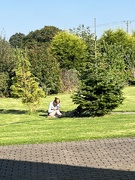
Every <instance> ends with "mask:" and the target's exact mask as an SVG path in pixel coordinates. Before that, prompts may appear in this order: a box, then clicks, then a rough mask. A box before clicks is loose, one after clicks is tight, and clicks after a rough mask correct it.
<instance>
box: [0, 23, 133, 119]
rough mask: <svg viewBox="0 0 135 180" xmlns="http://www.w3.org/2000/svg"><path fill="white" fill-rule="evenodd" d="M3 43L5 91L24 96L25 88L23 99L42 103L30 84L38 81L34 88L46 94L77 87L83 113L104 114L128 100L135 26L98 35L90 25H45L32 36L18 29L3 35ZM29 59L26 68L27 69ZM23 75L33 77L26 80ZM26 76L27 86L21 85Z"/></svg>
mask: <svg viewBox="0 0 135 180" xmlns="http://www.w3.org/2000/svg"><path fill="white" fill-rule="evenodd" d="M95 43H96V46H95ZM0 49H1V52H0V96H1V97H3V96H6V97H13V96H18V97H19V95H21V97H22V96H23V95H24V91H25V96H24V97H27V98H26V99H25V98H24V97H23V101H24V102H28V101H30V102H31V103H32V102H34V101H36V103H37V102H38V98H37V95H36V94H35V99H34V100H32V99H31V98H32V97H30V94H32V92H31V91H30V90H29V93H28V92H27V94H29V97H28V96H26V90H28V87H30V86H32V84H30V82H33V84H34V85H33V86H32V89H33V90H34V87H35V91H34V93H35V92H36V89H37V92H38V93H37V94H40V96H41V97H42V96H43V92H44V94H51V93H58V92H65V91H70V92H73V91H74V90H77V93H76V94H74V96H73V101H74V102H75V103H76V104H78V105H80V106H81V110H82V111H81V113H84V114H85V113H87V114H89V115H93V116H94V115H104V114H106V113H107V112H109V111H111V110H112V109H114V108H115V107H117V106H118V105H119V104H120V103H122V101H123V96H122V92H121V90H122V88H123V87H124V85H125V84H127V83H134V65H135V61H134V60H135V33H134V32H133V33H132V35H129V34H127V33H126V32H125V31H123V30H122V29H117V30H115V31H114V30H111V29H110V30H108V31H105V32H104V33H103V35H102V37H101V38H100V39H98V40H95V37H94V35H93V34H91V32H90V28H89V27H86V28H85V27H84V25H82V26H79V27H78V28H74V29H70V30H69V31H68V32H67V31H62V30H60V29H58V28H56V27H53V26H45V27H44V28H42V29H40V30H36V31H34V32H30V33H29V34H28V35H26V36H25V35H24V34H22V33H16V34H15V35H13V36H11V38H10V39H9V42H7V41H6V40H5V38H3V37H0ZM19 62H20V63H19ZM26 62H27V63H26ZM24 64H27V66H26V67H25V71H26V72H24V74H21V73H22V72H23V71H22V69H23V67H24ZM28 64H29V65H28ZM23 75H25V76H26V75H27V78H26V79H27V81H22V76H23ZM17 79H18V81H17ZM24 79H25V78H24ZM26 79H25V80H26ZM19 81H20V84H18V83H19ZM21 82H23V83H24V84H23V85H24V86H25V87H27V88H25V89H20V88H19V87H22V85H21ZM28 82H29V83H28ZM27 83H28V84H27ZM39 87H40V88H39ZM38 88H39V89H38ZM41 88H42V91H41ZM30 89H31V88H30ZM22 92H23V93H22ZM39 92H40V93H39ZM22 94H23V95H22ZM36 98H37V99H36Z"/></svg>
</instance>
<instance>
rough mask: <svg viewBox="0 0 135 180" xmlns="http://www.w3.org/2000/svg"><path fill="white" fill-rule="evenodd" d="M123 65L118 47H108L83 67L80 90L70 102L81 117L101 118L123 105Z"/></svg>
mask: <svg viewBox="0 0 135 180" xmlns="http://www.w3.org/2000/svg"><path fill="white" fill-rule="evenodd" d="M124 70H125V64H124V60H123V58H122V56H120V52H118V51H117V46H113V47H110V46H108V47H107V49H106V51H104V53H103V54H100V55H98V57H97V59H93V60H90V61H89V62H87V63H85V64H84V65H82V69H81V71H80V82H81V84H80V87H79V89H78V91H77V92H76V93H75V94H74V95H73V97H72V98H73V102H74V103H75V104H78V105H79V106H80V107H81V109H82V112H81V113H82V114H87V115H89V116H101V115H105V114H107V113H108V112H110V111H112V110H113V109H114V108H116V107H117V106H118V105H119V104H121V103H122V102H123V99H124V98H123V94H122V88H123V87H124V82H125V75H124V73H125V71H124Z"/></svg>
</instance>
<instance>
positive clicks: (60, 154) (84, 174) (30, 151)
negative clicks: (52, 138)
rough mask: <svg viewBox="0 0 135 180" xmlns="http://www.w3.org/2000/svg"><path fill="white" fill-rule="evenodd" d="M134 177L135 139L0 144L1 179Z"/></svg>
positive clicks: (121, 179)
mask: <svg viewBox="0 0 135 180" xmlns="http://www.w3.org/2000/svg"><path fill="white" fill-rule="evenodd" d="M110 179H111V180H135V138H118V139H104V140H92V141H78V142H63V143H47V144H36V145H16V146H0V180H110Z"/></svg>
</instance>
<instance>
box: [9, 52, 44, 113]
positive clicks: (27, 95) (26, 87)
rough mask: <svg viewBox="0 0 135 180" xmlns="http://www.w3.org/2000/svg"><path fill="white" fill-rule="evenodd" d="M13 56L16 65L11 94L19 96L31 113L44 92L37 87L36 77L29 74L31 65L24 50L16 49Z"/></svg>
mask: <svg viewBox="0 0 135 180" xmlns="http://www.w3.org/2000/svg"><path fill="white" fill-rule="evenodd" d="M15 57H16V60H17V61H16V62H17V66H16V68H15V77H14V79H13V85H12V86H11V94H12V96H13V97H19V98H21V99H22V103H24V104H26V105H27V106H28V108H29V112H30V113H32V112H34V111H35V110H36V108H37V106H38V104H39V103H40V98H41V97H44V92H43V90H42V88H40V87H39V83H38V81H37V79H36V78H35V77H33V76H32V74H31V71H30V67H31V65H30V62H29V60H28V58H27V52H26V50H24V51H22V50H19V49H16V50H15Z"/></svg>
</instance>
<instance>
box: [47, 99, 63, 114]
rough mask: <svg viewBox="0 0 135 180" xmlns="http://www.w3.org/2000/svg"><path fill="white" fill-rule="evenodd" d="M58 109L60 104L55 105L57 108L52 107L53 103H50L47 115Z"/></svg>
mask: <svg viewBox="0 0 135 180" xmlns="http://www.w3.org/2000/svg"><path fill="white" fill-rule="evenodd" d="M58 109H60V103H59V104H57V106H54V105H53V101H52V102H50V104H49V107H48V112H49V113H51V112H53V111H54V110H58Z"/></svg>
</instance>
